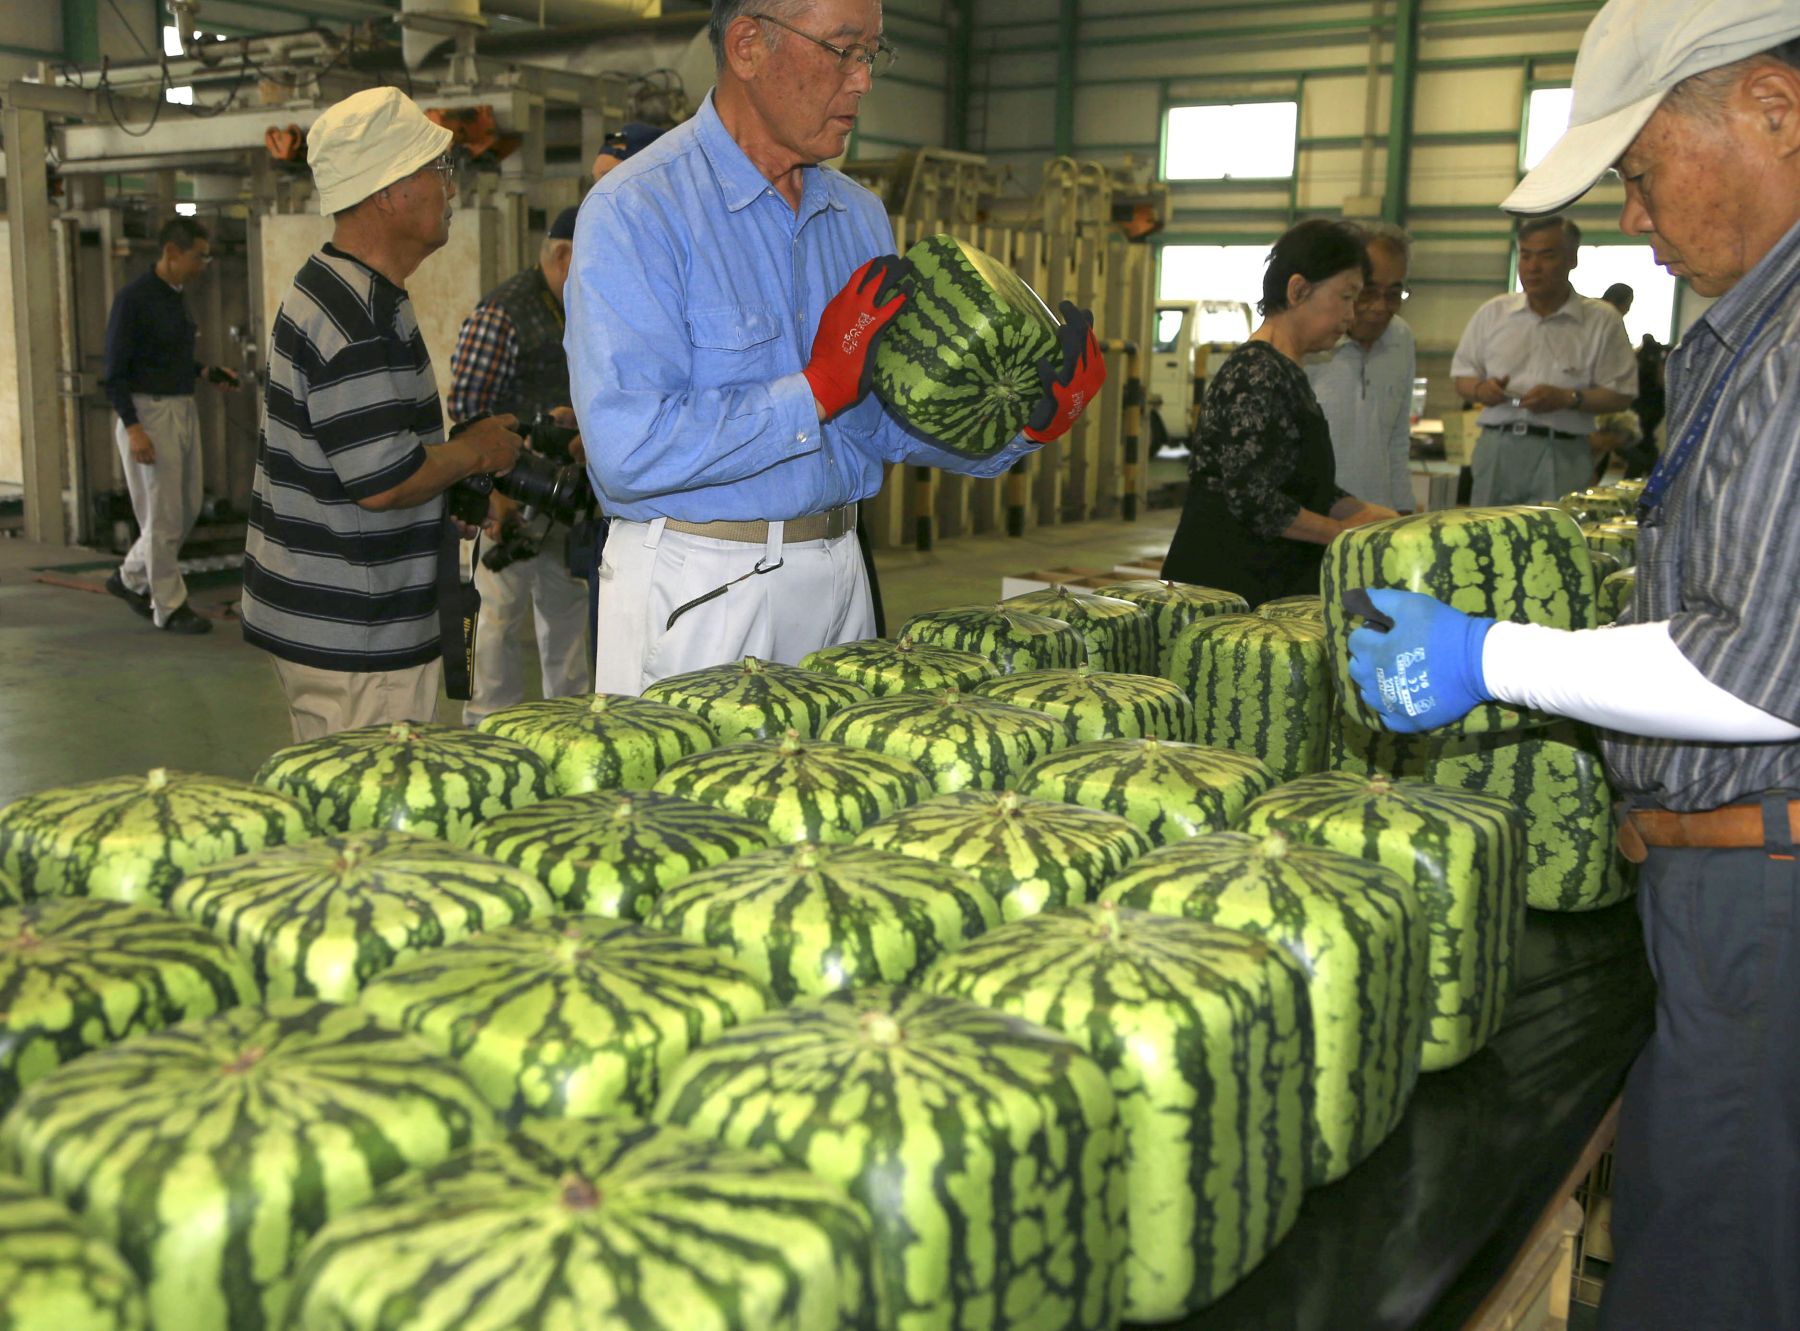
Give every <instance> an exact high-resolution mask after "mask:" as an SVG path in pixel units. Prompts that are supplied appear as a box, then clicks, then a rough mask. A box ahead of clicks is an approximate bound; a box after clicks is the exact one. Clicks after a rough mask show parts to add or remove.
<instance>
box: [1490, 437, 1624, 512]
mask: <svg viewBox="0 0 1800 1331" xmlns="http://www.w3.org/2000/svg"><path fill="white" fill-rule="evenodd" d="M1469 470H1470V472H1471V473H1472V476H1473V484H1472V485H1471V487H1470V490H1469V504H1470V506H1471V507H1473V508H1487V507H1489V506H1490V505H1496V504H1499V505H1509V504H1549V503H1553V502H1555V501H1556V500H1558V499H1561V498H1562V497H1563V496H1564V495H1566V494H1573V493H1574V492H1575V491H1577V490H1585V489H1587V488H1588V485H1589V484H1590V483H1591V482H1592V480H1593V478H1594V452H1593V450H1592V449H1591V448H1589V447H1588V441H1587V440H1586V439H1546V438H1545V437H1544V436H1543V435H1540V434H1513V433H1512V432H1511V431H1510V430H1504V429H1501V430H1496V429H1494V428H1492V427H1491V426H1486V427H1483V429H1482V431H1481V434H1480V436H1479V437H1477V439H1476V440H1475V456H1474V457H1473V458H1472V459H1471V460H1470V463H1469Z"/></svg>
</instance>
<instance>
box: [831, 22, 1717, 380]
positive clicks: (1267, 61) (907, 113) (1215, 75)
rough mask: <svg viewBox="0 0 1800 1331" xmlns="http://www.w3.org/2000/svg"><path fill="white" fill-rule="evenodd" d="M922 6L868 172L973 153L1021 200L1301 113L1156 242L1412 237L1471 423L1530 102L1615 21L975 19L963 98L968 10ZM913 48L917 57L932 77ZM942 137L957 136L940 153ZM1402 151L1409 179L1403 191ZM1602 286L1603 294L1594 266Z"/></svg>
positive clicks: (1418, 284)
mask: <svg viewBox="0 0 1800 1331" xmlns="http://www.w3.org/2000/svg"><path fill="white" fill-rule="evenodd" d="M922 3H923V0H907V4H908V7H907V8H906V9H905V10H904V11H900V10H896V9H894V8H893V7H891V6H890V7H888V8H886V10H885V13H886V15H887V17H888V20H889V22H888V30H889V31H890V33H892V34H893V36H894V37H895V39H896V41H898V42H899V43H900V45H901V48H902V56H901V61H900V63H899V64H898V65H897V66H896V68H895V71H894V76H890V79H889V80H884V81H883V83H882V85H881V86H880V87H879V88H878V89H877V90H876V93H875V95H873V96H871V97H870V98H869V99H867V101H866V102H865V111H864V116H863V120H864V126H865V127H864V128H860V129H859V132H858V145H859V147H858V151H859V152H860V154H861V155H862V156H870V157H872V156H891V155H893V154H894V153H895V152H897V151H899V150H901V149H903V148H906V147H913V146H922V145H926V144H939V145H942V146H947V147H953V148H967V149H969V150H971V151H975V152H982V153H985V154H987V156H988V157H989V159H990V160H991V161H993V162H995V163H996V164H999V165H1001V166H1003V167H1007V168H1010V169H1011V170H1012V172H1013V175H1014V177H1015V180H1016V184H1017V188H1018V189H1019V191H1020V192H1023V193H1030V192H1033V191H1035V190H1036V188H1037V186H1038V183H1039V180H1040V178H1041V172H1042V168H1043V164H1044V163H1045V161H1046V160H1048V159H1049V158H1051V157H1052V156H1055V155H1057V154H1059V153H1072V154H1073V155H1074V156H1077V157H1080V158H1084V159H1092V160H1096V161H1101V162H1105V163H1107V164H1109V165H1114V166H1123V165H1127V164H1132V165H1135V166H1136V167H1137V168H1138V169H1139V171H1140V173H1141V174H1144V175H1148V174H1150V173H1153V172H1159V171H1160V170H1161V168H1162V162H1163V152H1164V148H1165V145H1164V141H1163V139H1164V122H1165V118H1166V115H1167V112H1168V110H1169V108H1171V107H1174V106H1181V105H1189V104H1209V103H1226V102H1254V101H1269V100H1292V101H1294V102H1297V103H1298V106H1299V115H1298V125H1297V134H1296V140H1295V145H1294V147H1295V167H1294V170H1293V172H1292V174H1291V175H1289V176H1285V177H1281V178H1275V179H1260V180H1247V179H1236V180H1222V181H1205V182H1199V181H1194V182H1184V183H1180V184H1178V185H1176V186H1175V189H1174V198H1173V215H1172V217H1171V218H1170V220H1169V225H1168V227H1167V229H1166V230H1165V231H1164V232H1163V233H1162V234H1160V235H1159V236H1157V237H1156V238H1155V242H1154V243H1156V244H1158V245H1159V246H1169V245H1256V246H1262V247H1266V246H1267V245H1268V244H1269V243H1270V242H1272V241H1273V240H1274V239H1275V237H1276V236H1277V235H1279V234H1280V233H1281V232H1282V231H1283V230H1284V229H1286V227H1287V226H1289V225H1290V224H1291V223H1292V222H1294V221H1297V220H1299V219H1301V218H1303V217H1309V216H1341V215H1374V216H1381V215H1386V216H1388V217H1389V218H1390V219H1392V220H1395V221H1398V222H1400V223H1401V224H1402V225H1404V226H1405V227H1406V228H1407V229H1408V230H1409V231H1410V232H1411V233H1412V234H1413V236H1414V238H1415V249H1414V257H1413V268H1412V281H1411V285H1412V289H1413V296H1412V299H1411V300H1410V301H1409V302H1408V304H1407V307H1406V310H1405V318H1406V320H1407V321H1408V322H1409V323H1410V324H1411V325H1412V327H1413V329H1414V331H1415V333H1416V334H1417V336H1418V339H1419V348H1420V373H1421V374H1423V375H1425V376H1427V378H1428V379H1429V380H1430V385H1431V395H1430V398H1429V399H1428V410H1430V411H1432V412H1433V413H1434V414H1435V413H1436V412H1438V411H1441V410H1445V409H1449V408H1451V407H1454V406H1455V405H1456V403H1455V401H1454V390H1453V388H1452V386H1451V384H1450V382H1449V361H1450V356H1451V353H1452V352H1453V351H1454V349H1455V346H1456V342H1457V339H1458V338H1459V337H1460V336H1461V333H1462V330H1463V328H1464V326H1465V325H1466V324H1467V322H1468V320H1469V316H1470V315H1471V314H1473V313H1474V311H1475V309H1476V308H1477V307H1478V306H1479V305H1480V304H1481V303H1482V302H1483V301H1484V300H1486V299H1488V298H1489V297H1490V296H1493V295H1496V294H1498V293H1500V292H1503V291H1507V290H1509V289H1511V285H1512V280H1513V273H1514V261H1513V243H1512V225H1511V222H1510V220H1509V219H1508V218H1507V217H1506V216H1504V215H1503V214H1502V213H1500V211H1499V209H1498V204H1499V202H1500V200H1501V199H1502V198H1504V197H1505V195H1506V194H1507V193H1508V192H1509V191H1510V190H1511V188H1512V186H1513V185H1514V184H1515V183H1516V181H1517V180H1518V179H1519V177H1520V175H1521V174H1522V172H1521V160H1522V154H1523V147H1524V134H1523V131H1524V124H1525V107H1526V100H1527V98H1528V96H1529V94H1530V93H1531V92H1532V91H1533V90H1535V89H1538V88H1547V87H1566V86H1567V84H1568V82H1569V79H1570V76H1571V75H1572V73H1573V68H1574V58H1575V51H1576V48H1577V46H1578V45H1579V44H1580V40H1581V34H1582V32H1583V30H1584V29H1585V28H1586V26H1587V24H1588V22H1589V21H1590V20H1591V19H1592V17H1593V15H1594V14H1595V13H1596V12H1597V11H1598V9H1599V7H1600V5H1599V0H1567V2H1563V3H1557V2H1551V3H1543V2H1538V3H1523V4H1521V3H1514V4H1496V3H1493V2H1492V0H1361V2H1359V3H1334V2H1333V0H1254V2H1249V0H1204V2H1203V3H1199V4H1187V5H1183V4H1175V3H1170V0H1107V2H1106V3H1100V2H1099V0H976V3H975V5H974V7H973V25H972V31H971V33H970V34H969V39H968V50H967V55H966V60H967V68H968V78H967V80H966V86H965V87H964V88H963V89H961V90H960V91H959V90H958V89H957V88H956V87H954V86H953V87H951V88H950V90H949V92H948V94H947V95H945V94H944V93H943V89H944V87H945V84H944V83H942V82H937V81H936V80H937V78H938V73H937V71H938V70H939V69H944V70H945V71H946V73H947V72H948V71H949V70H950V69H953V68H954V67H956V65H957V52H956V51H955V49H954V48H955V45H956V43H955V39H954V30H955V24H956V17H957V12H958V10H957V6H956V5H955V4H953V3H944V4H942V5H941V6H940V8H939V10H938V13H937V16H936V21H935V23H930V22H928V21H927V20H926V18H925V16H924V15H923V13H922V12H921V11H918V10H916V9H915V8H913V7H915V6H919V5H921V4H922ZM901 12H905V13H906V14H907V15H908V17H906V18H899V17H897V15H898V14H900V13H901ZM909 39H910V40H909ZM915 43H921V44H923V49H922V50H921V51H920V52H919V55H918V58H917V60H915V55H914V44H915ZM933 43H935V45H933ZM1397 53H1398V54H1397ZM1397 59H1398V62H1399V64H1400V66H1401V68H1402V71H1403V74H1404V71H1407V70H1410V74H1411V77H1410V80H1409V82H1408V84H1407V85H1406V87H1404V88H1403V89H1402V91H1403V93H1404V92H1407V91H1410V98H1407V97H1404V96H1403V97H1402V98H1401V99H1400V100H1401V103H1402V105H1403V106H1404V105H1405V104H1407V103H1408V102H1409V103H1410V117H1409V119H1410V126H1403V127H1402V128H1403V132H1402V133H1401V134H1400V135H1399V136H1397V138H1391V137H1390V132H1389V131H1390V123H1391V119H1392V115H1393V111H1394V107H1395V105H1396V97H1395V67H1396V61H1397ZM927 62H929V67H930V68H931V70H932V73H931V75H929V76H925V77H922V78H921V79H920V85H921V86H913V85H911V84H907V83H898V84H895V85H894V86H889V85H890V83H891V82H892V80H893V78H894V77H895V76H898V77H900V78H907V77H910V76H912V75H914V74H915V73H917V71H918V69H919V68H920V66H921V65H924V64H926V63H927ZM923 85H932V86H923ZM959 97H960V98H961V105H960V107H959V104H958V102H959ZM939 125H945V126H946V128H960V129H961V130H962V131H963V132H962V134H961V135H960V137H959V136H956V135H953V134H945V135H944V136H942V137H939V136H938V135H937V133H936V130H937V127H938V126H939ZM1391 145H1397V147H1398V153H1397V156H1398V158H1399V160H1398V161H1397V162H1396V163H1394V164H1393V172H1392V176H1391V179H1390V162H1389V152H1390V146H1391ZM1391 185H1394V186H1397V188H1391V187H1390V186H1391ZM1622 203H1623V191H1622V190H1621V188H1620V187H1619V186H1618V184H1617V183H1616V182H1613V181H1608V182H1605V183H1603V184H1602V185H1600V186H1599V187H1598V188H1597V189H1595V190H1594V191H1593V192H1592V193H1591V194H1589V195H1588V196H1587V197H1586V198H1585V199H1583V200H1581V201H1580V203H1578V204H1577V205H1575V206H1574V207H1572V208H1571V209H1569V210H1568V211H1569V213H1570V215H1572V216H1574V217H1575V218H1576V219H1577V220H1578V221H1579V222H1580V223H1581V225H1582V227H1583V228H1584V230H1585V232H1586V237H1585V239H1586V241H1587V243H1589V244H1604V245H1612V244H1619V243H1623V242H1624V241H1625V237H1623V236H1621V235H1620V234H1619V232H1618V230H1617V223H1618V213H1619V208H1620V206H1621V204H1622ZM1590 267H1591V270H1592V271H1593V272H1594V274H1595V276H1596V278H1597V276H1598V268H1599V265H1591V266H1590ZM1589 286H1593V287H1594V289H1592V290H1589V289H1588V287H1589ZM1604 286H1605V282H1600V283H1599V284H1598V285H1597V286H1596V285H1594V283H1593V282H1592V281H1588V280H1585V275H1584V274H1582V273H1581V272H1580V271H1579V270H1578V271H1577V275H1576V288H1577V290H1580V291H1582V293H1583V294H1585V295H1590V296H1598V295H1599V294H1600V292H1601V290H1603V289H1604ZM1697 312H1698V310H1697V308H1695V307H1694V305H1693V304H1692V300H1691V296H1688V297H1686V298H1685V299H1684V300H1683V301H1682V302H1678V305H1677V308H1676V311H1675V322H1676V326H1677V327H1685V326H1686V325H1687V324H1688V323H1690V322H1691V321H1692V319H1693V318H1694V317H1696V315H1697ZM1667 331H1668V330H1666V329H1665V330H1663V336H1665V337H1666V336H1667Z"/></svg>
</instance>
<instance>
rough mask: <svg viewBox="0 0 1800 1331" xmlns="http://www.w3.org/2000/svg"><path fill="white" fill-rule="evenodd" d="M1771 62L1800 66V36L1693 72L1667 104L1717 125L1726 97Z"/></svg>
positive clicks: (1671, 91) (1677, 110)
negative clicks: (1762, 66)
mask: <svg viewBox="0 0 1800 1331" xmlns="http://www.w3.org/2000/svg"><path fill="white" fill-rule="evenodd" d="M1767 64H1776V65H1786V66H1787V67H1788V68H1790V69H1800V38H1795V39H1794V40H1793V41H1790V42H1783V43H1782V44H1781V45H1780V46H1771V47H1770V48H1769V49H1768V50H1766V51H1762V52H1759V53H1758V54H1756V55H1753V56H1746V57H1745V58H1744V59H1742V60H1733V61H1732V62H1731V63H1730V64H1729V65H1720V66H1719V67H1718V68H1716V69H1708V70H1702V71H1701V72H1700V73H1698V74H1694V75H1690V76H1689V77H1688V78H1685V79H1683V80H1682V81H1681V82H1680V83H1677V84H1676V85H1675V86H1674V88H1672V89H1670V91H1669V95H1668V97H1666V98H1665V99H1664V100H1663V105H1664V106H1666V107H1668V108H1669V109H1670V110H1671V111H1675V112H1678V113H1679V114H1681V115H1686V116H1693V117H1695V118H1696V119H1700V120H1706V121H1711V122H1713V123H1715V124H1716V123H1718V121H1719V120H1720V119H1721V118H1722V116H1723V113H1724V110H1725V102H1726V99H1727V98H1729V97H1730V96H1731V90H1732V89H1733V88H1735V87H1736V86H1737V84H1738V81H1739V80H1740V79H1742V78H1743V77H1744V75H1746V74H1748V73H1749V72H1750V71H1751V70H1752V69H1754V68H1756V67H1757V66H1758V65H1767Z"/></svg>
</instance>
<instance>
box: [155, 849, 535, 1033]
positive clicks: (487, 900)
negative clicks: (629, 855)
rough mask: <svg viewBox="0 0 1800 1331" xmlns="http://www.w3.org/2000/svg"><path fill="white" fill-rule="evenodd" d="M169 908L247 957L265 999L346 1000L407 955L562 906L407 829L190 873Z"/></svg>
mask: <svg viewBox="0 0 1800 1331" xmlns="http://www.w3.org/2000/svg"><path fill="white" fill-rule="evenodd" d="M169 909H170V911H172V912H173V913H174V914H176V915H179V916H182V917H183V918H184V919H188V920H192V921H193V922H194V923H196V924H198V925H200V926H202V927H204V928H205V929H207V930H209V931H210V932H211V933H213V934H214V935H215V936H216V937H217V938H219V939H220V940H221V941H222V942H224V943H226V944H228V945H229V946H231V947H232V948H235V949H236V950H237V951H238V952H239V953H240V954H242V955H243V956H244V958H245V959H246V960H248V961H249V963H250V964H251V966H252V967H253V968H254V970H255V974H256V978H257V982H258V983H259V984H260V985H261V986H262V990H263V993H264V995H265V996H266V997H267V998H269V999H279V998H324V999H329V1000H331V1001H334V1002H347V1001H349V1000H350V999H352V998H354V997H355V996H356V995H357V993H358V992H360V991H361V989H362V987H363V985H364V984H366V983H368V981H369V980H370V979H372V978H373V977H374V976H376V975H378V974H380V973H381V972H382V971H384V970H386V969H387V968H388V967H389V966H392V965H393V964H394V963H395V962H396V961H398V960H400V959H401V958H402V957H407V956H411V955H412V954H413V953H415V952H418V951H421V950H424V949H429V948H434V947H442V946H443V945H444V944H445V943H452V942H455V941H456V940H457V939H459V938H464V937H467V936H468V935H469V934H472V933H480V932H481V931H483V930H485V929H496V928H500V927H502V926H504V925H508V924H516V923H517V922H519V921H520V920H523V919H526V918H528V917H530V916H533V915H548V914H551V913H552V912H553V911H554V910H555V906H554V903H552V901H551V899H550V894H549V893H548V892H547V891H545V890H544V887H543V885H542V884H541V883H539V882H538V880H537V879H536V878H533V877H532V876H531V875H530V874H528V873H526V872H525V871H524V870H523V869H515V868H513V867H511V866H510V865H505V864H496V863H495V862H494V861H493V860H490V859H488V858H487V857H486V856H483V855H476V854H474V853H472V852H470V851H467V850H464V849H462V848H461V847H458V846H452V845H449V844H447V843H445V842H442V841H436V840H433V839H431V838H428V837H420V836H411V835H409V834H407V833H405V832H352V833H349V834H348V835H345V836H332V837H320V838H318V839H317V840H314V841H306V842H302V843H300V844H299V845H295V846H284V847H281V848H279V849H277V850H272V851H264V852H263V853H261V854H259V855H246V856H243V857H242V858H240V859H236V860H228V861H226V862H225V863H224V864H219V865H214V866H213V867H212V868H210V869H204V870H202V871H200V872H199V873H196V874H190V875H189V876H188V877H187V878H185V879H183V880H182V882H181V885H180V886H179V887H177V888H176V889H175V894H174V896H172V897H171V898H170V899H169Z"/></svg>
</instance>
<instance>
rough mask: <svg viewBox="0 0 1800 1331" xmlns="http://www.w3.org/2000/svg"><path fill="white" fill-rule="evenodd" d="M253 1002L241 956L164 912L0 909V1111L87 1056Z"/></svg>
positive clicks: (50, 904) (53, 906) (54, 906)
mask: <svg viewBox="0 0 1800 1331" xmlns="http://www.w3.org/2000/svg"><path fill="white" fill-rule="evenodd" d="M258 997H259V992H258V989H257V985H256V979H255V977H254V976H253V975H252V974H251V970H250V966H249V964H248V963H247V962H245V961H244V959H243V958H242V957H240V956H238V954H237V953H236V952H234V951H232V949H231V948H230V947H228V946H226V945H225V944H224V943H221V942H220V941H219V940H218V939H216V938H214V937H213V936H212V935H211V934H209V933H208V932H207V931H206V930H204V929H202V928H200V927H199V926H198V925H195V924H190V923H188V922H187V921H186V920H179V919H176V918H175V917H174V916H172V915H169V914H168V913H167V912H165V911H160V910H151V909H148V908H146V907H141V906H127V905H124V904H122V903H120V902H116V901H104V900H98V901H97V900H89V899H83V898H79V897H53V898H48V899H45V900H42V901H34V902H30V903H28V904H26V905H22V906H11V907H7V908H6V909H3V910H0V1114H4V1113H5V1112H6V1111H7V1110H8V1109H9V1108H11V1107H12V1104H13V1101H14V1100H16V1099H17V1098H18V1095H19V1092H20V1090H21V1089H22V1088H23V1087H26V1086H29V1085H30V1084H31V1083H32V1082H34V1081H36V1080H37V1079H38V1078H39V1077H42V1076H43V1075H44V1074H46V1073H47V1072H49V1071H50V1070H51V1069H53V1068H56V1067H58V1066H60V1065H62V1064H64V1063H67V1062H69V1061H71V1060H73V1059H76V1058H79V1057H81V1056H82V1055H83V1054H85V1053H87V1052H88V1051H89V1050H92V1049H97V1048H100V1047H102V1046H104V1045H109V1044H116V1043H117V1042H118V1041H120V1040H123V1039H126V1038H128V1037H129V1036H132V1035H137V1034H139V1033H140V1032H143V1031H152V1030H158V1029H160V1028H162V1027H164V1026H169V1025H172V1024H173V1023H175V1022H178V1021H183V1020H186V1019H187V1018H190V1017H205V1016H210V1015H212V1014H213V1013H215V1012H219V1011H222V1010H224V1009H225V1008H231V1007H237V1006H238V1005H239V1004H241V1003H254V1002H256V1001H257V998H258Z"/></svg>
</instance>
